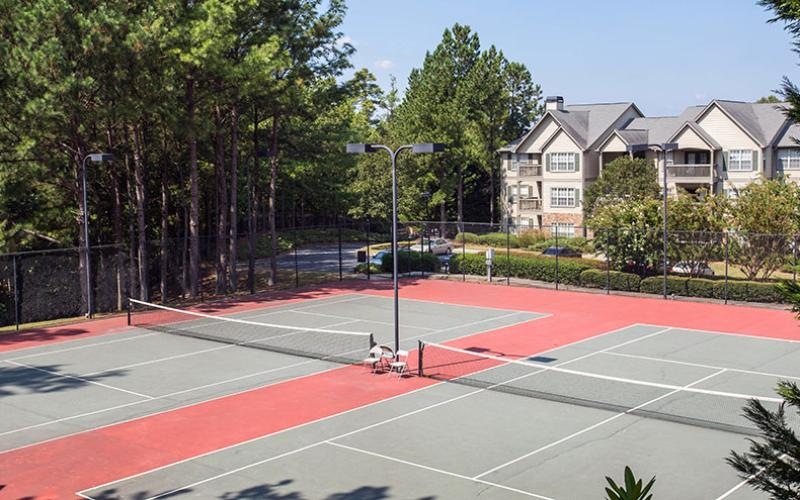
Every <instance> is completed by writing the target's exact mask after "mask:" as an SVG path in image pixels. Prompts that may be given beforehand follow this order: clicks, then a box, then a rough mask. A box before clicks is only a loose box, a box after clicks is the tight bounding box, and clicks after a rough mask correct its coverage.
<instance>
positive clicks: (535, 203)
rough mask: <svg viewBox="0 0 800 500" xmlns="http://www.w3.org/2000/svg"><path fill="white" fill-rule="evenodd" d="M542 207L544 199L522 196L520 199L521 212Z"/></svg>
mask: <svg viewBox="0 0 800 500" xmlns="http://www.w3.org/2000/svg"><path fill="white" fill-rule="evenodd" d="M541 209H542V200H541V199H539V198H522V199H520V200H519V210H520V211H521V212H526V211H531V210H541Z"/></svg>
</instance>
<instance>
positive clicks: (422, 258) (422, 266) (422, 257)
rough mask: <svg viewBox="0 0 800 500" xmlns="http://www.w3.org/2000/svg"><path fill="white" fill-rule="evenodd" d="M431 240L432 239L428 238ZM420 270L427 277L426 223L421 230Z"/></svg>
mask: <svg viewBox="0 0 800 500" xmlns="http://www.w3.org/2000/svg"><path fill="white" fill-rule="evenodd" d="M428 241H430V240H428ZM419 270H420V275H421V276H422V277H423V278H424V277H425V223H424V222H423V223H422V228H421V229H420V231H419Z"/></svg>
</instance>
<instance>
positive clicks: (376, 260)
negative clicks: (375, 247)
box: [369, 250, 392, 267]
mask: <svg viewBox="0 0 800 500" xmlns="http://www.w3.org/2000/svg"><path fill="white" fill-rule="evenodd" d="M390 253H392V252H391V251H390V250H380V251H378V252H377V253H375V254H374V255H373V256H372V257H371V258H370V259H369V263H370V264H372V265H373V266H378V267H380V266H381V264H383V256H384V255H387V254H390Z"/></svg>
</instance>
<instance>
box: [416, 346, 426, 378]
mask: <svg viewBox="0 0 800 500" xmlns="http://www.w3.org/2000/svg"><path fill="white" fill-rule="evenodd" d="M424 349H425V344H424V343H423V342H422V341H421V340H417V375H419V376H420V377H422V376H424V375H425V373H424V371H423V370H422V351H423V350H424Z"/></svg>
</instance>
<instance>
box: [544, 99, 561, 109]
mask: <svg viewBox="0 0 800 500" xmlns="http://www.w3.org/2000/svg"><path fill="white" fill-rule="evenodd" d="M544 109H545V110H547V111H551V110H552V111H564V98H563V97H561V96H560V95H556V96H550V97H548V98H547V99H545V100H544Z"/></svg>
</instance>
